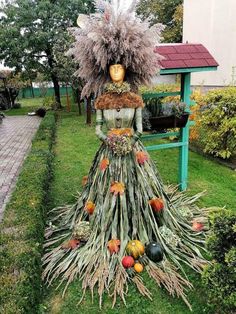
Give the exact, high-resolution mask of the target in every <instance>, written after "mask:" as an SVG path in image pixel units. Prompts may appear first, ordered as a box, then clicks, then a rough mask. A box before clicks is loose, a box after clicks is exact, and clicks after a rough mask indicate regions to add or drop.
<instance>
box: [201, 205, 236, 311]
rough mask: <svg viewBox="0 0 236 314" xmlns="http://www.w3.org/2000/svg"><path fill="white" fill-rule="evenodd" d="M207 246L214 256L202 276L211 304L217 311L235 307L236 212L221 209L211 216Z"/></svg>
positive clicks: (233, 309) (231, 309)
mask: <svg viewBox="0 0 236 314" xmlns="http://www.w3.org/2000/svg"><path fill="white" fill-rule="evenodd" d="M207 248H208V250H209V252H210V254H211V256H212V258H213V261H212V263H211V264H209V265H208V266H207V267H206V268H205V270H204V272H203V275H202V278H203V283H204V285H205V288H206V293H207V294H208V303H209V307H214V308H217V311H218V312H217V313H222V314H223V313H225V314H230V313H235V309H236V290H235V287H236V214H235V213H234V212H231V211H228V210H222V211H220V212H217V213H215V214H213V216H212V217H211V231H210V234H209V237H208V240H207Z"/></svg>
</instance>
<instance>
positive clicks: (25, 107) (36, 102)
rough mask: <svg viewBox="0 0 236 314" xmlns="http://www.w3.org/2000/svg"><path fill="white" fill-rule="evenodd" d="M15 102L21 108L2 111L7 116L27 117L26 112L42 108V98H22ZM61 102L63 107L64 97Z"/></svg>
mask: <svg viewBox="0 0 236 314" xmlns="http://www.w3.org/2000/svg"><path fill="white" fill-rule="evenodd" d="M16 102H18V103H20V104H21V108H19V109H10V110H5V111H3V112H4V113H5V115H7V116H18V115H27V113H28V112H33V111H35V110H36V109H38V108H39V107H42V106H43V98H41V97H35V98H22V99H19V100H17V101H16ZM61 102H62V104H63V105H64V106H65V104H66V97H65V96H62V97H61Z"/></svg>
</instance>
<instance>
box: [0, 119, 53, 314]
mask: <svg viewBox="0 0 236 314" xmlns="http://www.w3.org/2000/svg"><path fill="white" fill-rule="evenodd" d="M54 134H55V117H54V114H53V113H48V114H47V115H46V116H45V118H44V119H43V120H42V122H41V124H40V127H39V129H38V131H37V133H36V135H35V137H34V139H33V142H32V149H31V152H30V154H29V156H28V157H27V159H26V160H25V162H24V165H23V168H22V171H21V173H20V176H19V178H18V181H17V185H16V188H15V190H14V192H13V194H12V197H11V200H10V203H9V204H8V206H7V208H6V210H5V214H4V219H3V222H2V224H1V233H0V313H7V314H10V313H14V314H17V313H38V312H39V310H38V307H39V303H40V301H41V294H42V282H41V254H42V243H43V238H44V216H45V212H44V211H45V204H46V201H47V190H48V184H49V181H50V176H51V164H52V159H53V154H52V151H51V148H52V143H53V139H54Z"/></svg>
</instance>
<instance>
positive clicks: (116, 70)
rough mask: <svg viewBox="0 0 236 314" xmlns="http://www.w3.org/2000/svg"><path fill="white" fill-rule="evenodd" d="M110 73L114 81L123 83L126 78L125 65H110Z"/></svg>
mask: <svg viewBox="0 0 236 314" xmlns="http://www.w3.org/2000/svg"><path fill="white" fill-rule="evenodd" d="M109 73H110V77H111V79H112V82H113V83H117V84H122V83H123V81H124V78H125V67H124V66H123V65H122V64H112V65H110V66H109Z"/></svg>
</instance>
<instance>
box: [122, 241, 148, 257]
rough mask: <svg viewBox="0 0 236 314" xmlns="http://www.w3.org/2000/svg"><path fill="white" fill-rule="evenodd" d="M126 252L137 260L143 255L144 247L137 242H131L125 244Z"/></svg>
mask: <svg viewBox="0 0 236 314" xmlns="http://www.w3.org/2000/svg"><path fill="white" fill-rule="evenodd" d="M126 251H127V253H128V254H129V255H132V256H133V257H134V258H135V259H137V258H138V257H139V256H140V255H143V254H144V252H145V247H144V245H143V244H142V242H140V241H139V240H132V241H129V242H128V243H127V245H126Z"/></svg>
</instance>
